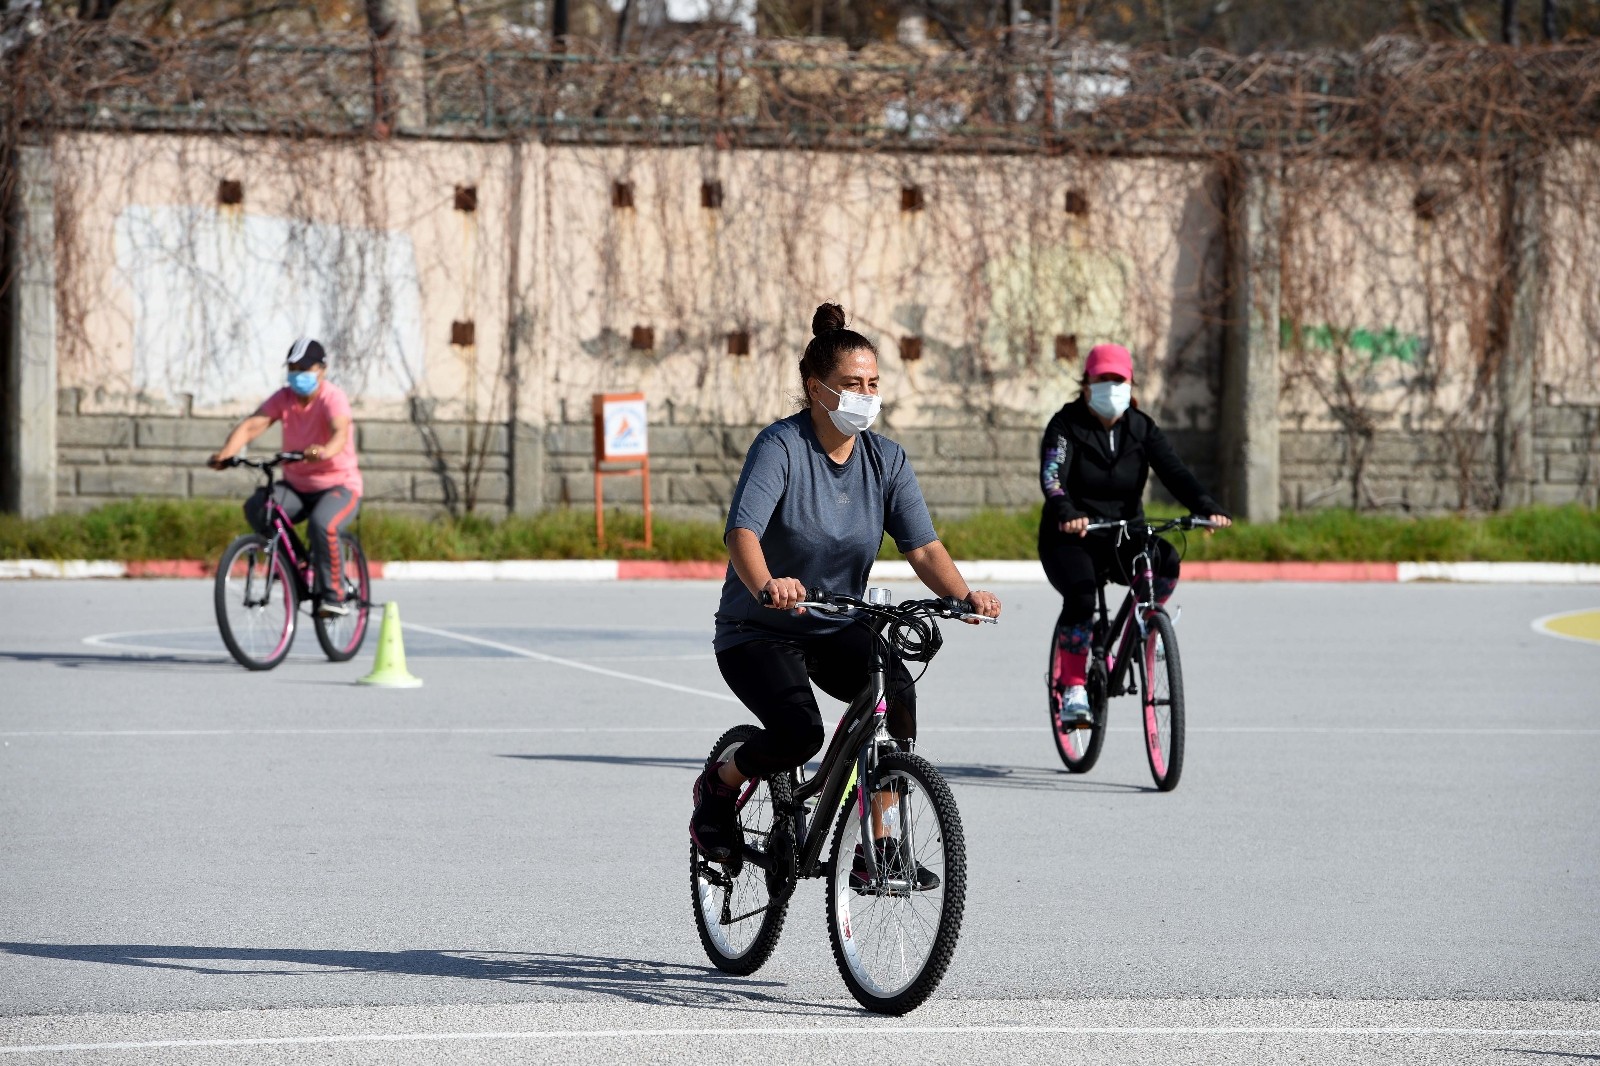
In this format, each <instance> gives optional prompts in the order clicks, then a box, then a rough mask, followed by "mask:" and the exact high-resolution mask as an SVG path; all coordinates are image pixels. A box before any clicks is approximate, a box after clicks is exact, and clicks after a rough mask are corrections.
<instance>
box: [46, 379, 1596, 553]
mask: <svg viewBox="0 0 1600 1066" xmlns="http://www.w3.org/2000/svg"><path fill="white" fill-rule="evenodd" d="M57 417H58V429H57V439H58V447H57V474H56V493H57V496H56V508H57V509H58V510H62V511H87V510H89V509H91V508H94V507H98V506H100V505H102V504H105V503H110V502H112V501H113V500H120V499H129V498H132V497H135V496H144V497H150V498H157V499H179V498H188V497H211V498H221V499H237V500H243V499H244V498H245V497H247V496H248V495H249V494H250V492H251V491H253V489H254V487H255V485H256V484H257V482H258V477H257V475H255V474H254V473H253V472H252V471H246V470H230V471H225V472H221V473H219V472H216V471H212V470H209V469H207V468H206V466H205V460H206V458H207V457H208V456H209V455H210V454H211V453H212V452H214V451H215V450H216V449H217V448H218V447H220V446H221V444H222V442H223V441H224V440H225V439H226V438H227V435H228V431H229V429H231V428H232V426H233V422H232V420H230V419H217V418H196V417H189V416H180V415H154V414H152V415H85V414H79V413H78V411H77V405H76V394H75V392H74V390H70V389H69V390H64V391H63V393H62V394H61V403H60V406H59V410H58V416H57ZM1534 425H1535V431H1534V437H1533V448H1534V453H1535V455H1534V464H1533V477H1534V483H1533V484H1532V486H1531V487H1530V494H1531V499H1532V500H1533V502H1535V503H1542V504H1565V503H1573V502H1577V503H1582V504H1586V505H1588V506H1596V505H1597V503H1600V499H1597V497H1600V407H1541V408H1538V409H1537V410H1536V412H1535V422H1534ZM760 429H761V427H760V426H731V427H728V426H723V427H717V426H695V425H664V426H652V427H651V429H650V443H651V479H650V490H651V495H652V504H653V506H654V508H655V510H656V513H658V514H660V515H662V516H664V517H669V518H683V519H696V520H700V521H708V522H720V521H722V520H723V518H724V517H725V515H726V514H727V506H728V501H729V500H730V499H731V498H732V496H733V489H734V485H735V483H736V482H737V481H738V478H739V469H740V467H741V465H742V464H743V462H744V456H745V452H746V451H747V450H748V448H749V446H750V442H751V441H752V440H753V439H754V438H755V435H756V434H757V433H758V432H759V431H760ZM888 432H889V434H890V435H891V436H893V437H894V439H896V440H898V441H899V442H900V443H901V444H902V445H903V446H904V447H905V448H906V450H907V451H908V452H909V453H910V455H911V459H912V462H913V464H914V465H915V467H916V470H917V477H918V480H919V481H920V482H921V484H922V490H923V494H924V496H925V497H926V498H927V501H928V507H929V509H930V510H932V511H933V513H934V514H935V515H936V516H939V517H948V518H957V517H962V516H965V515H969V514H971V513H973V512H974V511H978V510H981V509H984V508H1005V509H1013V508H1020V507H1028V506H1031V505H1033V504H1035V503H1036V502H1038V500H1039V488H1038V481H1037V477H1038V474H1037V470H1038V466H1037V464H1038V446H1039V432H1040V430H1039V429H1038V428H1032V427H1027V428H1025V427H1004V428H993V429H944V430H941V429H918V430H907V431H905V432H895V431H894V430H893V429H890V430H889V431H888ZM1168 435H1169V437H1171V439H1172V441H1173V444H1174V446H1175V447H1176V448H1177V451H1178V454H1179V455H1180V456H1181V457H1182V458H1183V459H1184V461H1185V462H1186V463H1188V464H1189V465H1190V467H1191V468H1192V469H1193V470H1194V472H1195V474H1196V475H1197V476H1198V477H1199V478H1200V480H1201V482H1202V483H1204V484H1205V485H1207V486H1208V487H1210V488H1211V489H1212V490H1213V491H1214V492H1217V493H1218V494H1219V495H1221V492H1222V486H1221V483H1220V480H1219V476H1218V471H1219V462H1218V454H1217V447H1218V441H1217V435H1216V434H1215V433H1213V432H1209V431H1202V430H1172V431H1169V434H1168ZM527 436H528V437H530V438H531V439H532V440H533V442H534V444H533V446H532V447H529V448H527V449H525V450H524V452H523V453H522V461H523V462H525V463H530V464H534V465H536V466H537V468H538V469H537V470H536V471H535V472H534V473H535V474H536V476H534V477H532V478H527V477H524V478H522V482H523V484H524V485H525V486H529V488H525V489H524V490H523V491H526V492H528V496H527V498H528V500H529V501H530V505H529V506H526V507H518V506H517V505H516V504H517V501H516V499H515V495H514V491H515V489H516V486H515V485H514V484H513V462H514V460H513V455H512V449H511V444H510V441H509V439H508V438H509V435H508V434H507V432H506V427H505V426H487V427H486V426H472V425H467V424H464V423H456V422H422V423H417V422H393V421H376V420H366V421H362V420H358V421H357V438H356V442H357V448H358V449H359V452H360V455H361V469H362V476H363V479H364V481H365V483H366V501H367V503H368V504H371V505H376V506H380V507H382V508H383V509H384V510H388V511H398V512H402V513H407V514H413V515H418V516H423V517H431V516H437V515H441V514H446V513H449V512H451V511H455V512H457V513H460V512H464V511H467V510H471V511H472V512H473V513H476V514H480V515H484V516H486V517H490V518H501V517H504V516H505V515H506V514H508V513H510V512H511V511H512V510H513V509H517V510H532V509H533V507H532V505H531V501H533V500H538V501H540V502H541V503H542V505H543V506H545V507H563V506H569V507H580V508H589V507H592V506H593V505H594V466H593V462H594V461H593V430H592V428H591V426H590V425H589V424H588V423H583V424H578V425H563V426H551V427H548V428H546V429H545V430H544V431H542V432H534V431H530V432H529V433H528V434H527ZM279 443H280V436H279V431H278V429H277V427H274V428H273V429H271V430H269V431H268V433H267V434H266V435H265V436H263V437H262V438H261V439H260V440H258V441H257V443H256V444H255V445H254V446H253V449H252V450H253V452H254V453H255V454H258V455H261V454H270V453H271V452H272V451H274V450H276V449H277V448H278V446H279ZM469 456H471V457H472V459H471V460H470V461H469V458H468V457H469ZM1280 456H1281V480H1280V488H1281V503H1282V507H1283V510H1284V511H1285V512H1290V511H1303V510H1311V509H1315V508H1320V507H1355V508H1359V509H1362V510H1390V511H1406V512H1438V511H1452V510H1457V509H1461V508H1468V509H1483V508H1488V507H1492V506H1493V505H1494V493H1495V491H1496V490H1495V486H1496V484H1497V479H1496V465H1495V454H1494V442H1493V438H1492V436H1488V435H1478V436H1476V437H1459V438H1452V437H1449V436H1447V435H1444V434H1439V433H1430V434H1401V433H1389V434H1378V435H1376V436H1374V437H1372V438H1359V437H1353V436H1352V435H1350V434H1344V433H1331V432H1308V431H1298V432H1296V431H1285V432H1284V433H1283V434H1282V442H1281V453H1280ZM640 489H641V486H640V483H639V479H638V478H626V477H619V478H611V479H608V480H607V482H606V486H605V494H606V500H607V501H608V502H615V503H616V504H617V505H619V506H623V507H633V506H637V505H638V503H639V500H640ZM1151 497H1152V498H1153V499H1155V500H1158V501H1161V502H1166V503H1170V502H1171V498H1170V496H1168V494H1167V493H1166V492H1164V491H1163V490H1162V488H1161V486H1160V485H1159V483H1154V482H1153V483H1152V486H1151Z"/></svg>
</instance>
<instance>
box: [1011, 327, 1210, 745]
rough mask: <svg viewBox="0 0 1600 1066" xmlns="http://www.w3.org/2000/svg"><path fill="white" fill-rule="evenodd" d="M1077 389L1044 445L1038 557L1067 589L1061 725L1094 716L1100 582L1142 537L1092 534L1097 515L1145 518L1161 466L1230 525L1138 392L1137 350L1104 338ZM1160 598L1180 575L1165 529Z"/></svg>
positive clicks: (1186, 500) (1059, 659) (1197, 504)
mask: <svg viewBox="0 0 1600 1066" xmlns="http://www.w3.org/2000/svg"><path fill="white" fill-rule="evenodd" d="M1083 369H1084V384H1085V386H1086V388H1084V389H1083V390H1082V392H1081V393H1080V394H1079V396H1078V398H1077V399H1075V400H1073V401H1072V402H1071V403H1069V404H1066V405H1065V406H1063V407H1062V408H1061V410H1059V411H1057V412H1056V413H1055V415H1054V417H1052V418H1051V419H1050V424H1049V425H1048V426H1047V427H1045V431H1044V440H1043V441H1042V442H1041V443H1040V445H1039V483H1040V487H1041V488H1043V489H1044V496H1045V500H1044V513H1043V514H1042V515H1041V516H1040V519H1039V561H1040V562H1042V563H1043V564H1044V572H1045V575H1046V576H1047V577H1049V579H1050V584H1052V585H1054V586H1055V589H1056V591H1057V592H1059V593H1061V616H1060V618H1059V619H1057V621H1056V669H1055V670H1054V671H1052V676H1053V678H1054V679H1056V680H1055V687H1054V688H1053V689H1052V692H1051V698H1052V699H1055V700H1057V701H1059V704H1060V716H1061V724H1062V727H1063V728H1082V727H1086V726H1088V725H1091V724H1092V723H1093V717H1092V716H1091V714H1090V712H1089V697H1088V693H1087V692H1086V691H1085V689H1084V684H1085V682H1086V680H1087V678H1088V662H1089V642H1090V638H1091V635H1092V630H1093V623H1094V608H1095V592H1096V591H1097V590H1098V589H1099V587H1100V584H1101V582H1102V581H1103V580H1104V579H1105V578H1106V577H1112V578H1120V579H1121V580H1120V583H1122V584H1126V583H1127V577H1128V573H1129V570H1130V568H1131V567H1132V565H1133V557H1134V555H1135V554H1137V552H1138V547H1137V542H1134V541H1129V540H1123V541H1122V543H1121V544H1120V545H1119V544H1118V543H1117V540H1116V538H1111V537H1106V536H1103V535H1097V536H1093V537H1091V536H1086V535H1085V534H1086V529H1087V527H1088V525H1089V522H1090V521H1091V520H1095V521H1104V520H1111V521H1120V520H1124V519H1126V520H1129V521H1140V520H1142V519H1143V518H1144V502H1143V501H1144V486H1145V483H1146V482H1147V481H1148V480H1149V479H1150V471H1151V470H1154V471H1155V472H1156V476H1157V477H1159V478H1160V479H1161V483H1162V484H1163V485H1165V486H1166V487H1167V491H1168V492H1171V493H1172V495H1173V496H1174V497H1176V498H1177V500H1178V502H1179V503H1181V504H1183V505H1184V506H1185V507H1187V508H1189V510H1190V511H1192V512H1194V513H1195V514H1199V515H1206V516H1208V517H1210V518H1211V520H1212V521H1214V522H1216V523H1217V524H1218V525H1221V526H1227V525H1232V522H1231V521H1230V520H1229V518H1228V516H1227V514H1225V513H1224V512H1223V509H1222V506H1221V505H1220V504H1219V503H1217V501H1216V500H1215V499H1213V498H1212V496H1211V494H1210V493H1208V492H1206V490H1205V488H1204V487H1203V486H1202V485H1201V484H1200V482H1199V480H1198V479H1197V478H1196V477H1195V476H1194V475H1193V474H1192V473H1190V472H1189V468H1188V467H1186V466H1184V465H1183V461H1182V460H1180V459H1179V458H1178V456H1177V453H1176V452H1174V451H1173V450H1172V445H1171V443H1170V442H1168V440H1167V436H1166V434H1165V433H1162V432H1161V427H1160V426H1157V425H1156V424H1155V421H1154V420H1153V419H1152V418H1151V417H1150V416H1149V415H1147V414H1145V413H1144V412H1143V411H1140V410H1139V409H1138V408H1136V407H1135V408H1132V409H1131V410H1130V405H1131V403H1132V401H1133V357H1132V356H1131V355H1129V354H1128V349H1126V348H1124V347H1122V346H1121V345H1120V344H1098V345H1096V346H1095V347H1094V348H1093V349H1092V350H1091V351H1090V352H1089V358H1088V360H1087V361H1086V362H1085V363H1084V368H1083ZM1150 549H1151V550H1150V562H1151V568H1152V569H1153V570H1154V571H1155V594H1156V599H1157V600H1160V601H1162V602H1165V600H1166V599H1167V597H1169V596H1171V595H1172V590H1173V589H1174V588H1175V587H1176V586H1177V584H1178V553H1177V550H1176V549H1174V548H1173V547H1172V545H1171V544H1168V543H1167V542H1166V541H1164V540H1162V539H1161V538H1160V537H1155V538H1153V539H1152V543H1151V545H1150Z"/></svg>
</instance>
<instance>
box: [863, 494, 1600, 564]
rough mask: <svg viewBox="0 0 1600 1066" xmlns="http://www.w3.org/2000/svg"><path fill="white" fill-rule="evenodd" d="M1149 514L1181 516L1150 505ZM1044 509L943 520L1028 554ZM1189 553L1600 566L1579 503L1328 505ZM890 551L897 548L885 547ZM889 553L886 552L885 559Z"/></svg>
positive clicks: (1598, 525) (994, 553)
mask: <svg viewBox="0 0 1600 1066" xmlns="http://www.w3.org/2000/svg"><path fill="white" fill-rule="evenodd" d="M1150 513H1151V515H1152V516H1161V517H1170V516H1172V515H1176V514H1178V513H1180V512H1178V511H1176V510H1173V509H1164V508H1160V507H1152V508H1151V509H1150ZM1038 522H1039V508H1037V507H1034V508H1030V509H1029V510H1027V511H1022V512H1016V511H985V512H981V513H979V514H976V515H974V516H972V517H970V518H965V519H959V520H953V521H948V522H940V523H938V528H939V535H940V538H941V539H942V540H943V541H944V542H945V544H946V545H947V546H948V547H949V548H950V554H951V555H953V556H954V557H955V558H957V559H1026V558H1030V557H1032V556H1033V555H1034V554H1035V552H1036V548H1035V538H1036V533H1037V530H1038ZM1174 539H1175V540H1176V541H1177V542H1178V543H1180V544H1185V541H1186V544H1185V549H1186V550H1185V557H1186V558H1189V559H1230V560H1238V561H1243V562H1324V561H1327V562H1460V561H1464V560H1477V561H1482V562H1560V563H1581V562H1600V512H1596V511H1595V510H1593V509H1591V508H1587V507H1580V506H1578V505H1576V504H1573V505H1568V506H1566V507H1528V508H1523V509H1521V510H1516V511H1506V512H1502V513H1499V514H1488V515H1457V514H1446V515H1424V516H1416V517H1412V516H1406V515H1381V514H1360V513H1357V512H1354V511H1340V510H1325V511H1309V512H1306V513H1303V514H1292V515H1287V516H1285V517H1284V518H1283V519H1282V520H1280V521H1278V522H1275V523H1273V524H1272V525H1261V526H1249V525H1242V524H1241V525H1235V526H1234V527H1232V528H1231V529H1225V530H1221V531H1219V532H1218V533H1216V534H1215V535H1214V536H1210V537H1207V536H1205V535H1204V534H1201V533H1190V534H1188V535H1187V536H1186V537H1185V536H1182V535H1174ZM887 547H888V552H889V553H890V555H891V556H892V554H893V552H894V547H893V545H888V546H887ZM886 557H887V556H886Z"/></svg>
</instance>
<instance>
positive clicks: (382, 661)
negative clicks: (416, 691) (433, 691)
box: [358, 603, 422, 688]
mask: <svg viewBox="0 0 1600 1066" xmlns="http://www.w3.org/2000/svg"><path fill="white" fill-rule="evenodd" d="M358 684H362V685H378V686H380V687H382V688H421V687H422V679H421V678H420V677H412V676H411V674H410V673H409V672H408V671H407V670H406V644H405V641H404V640H403V639H401V637H400V605H399V604H398V603H386V604H384V605H383V626H382V628H380V629H379V630H378V657H377V659H376V660H375V661H374V662H373V664H372V673H370V674H368V675H367V676H366V677H363V678H362V679H361V680H360V681H359V682H358Z"/></svg>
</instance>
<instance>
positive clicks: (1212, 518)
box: [1206, 514, 1233, 537]
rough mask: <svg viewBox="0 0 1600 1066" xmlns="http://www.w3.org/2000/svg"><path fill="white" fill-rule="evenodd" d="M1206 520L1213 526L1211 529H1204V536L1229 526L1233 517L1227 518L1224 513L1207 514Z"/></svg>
mask: <svg viewBox="0 0 1600 1066" xmlns="http://www.w3.org/2000/svg"><path fill="white" fill-rule="evenodd" d="M1206 521H1208V522H1210V523H1211V524H1212V526H1214V527H1215V528H1213V529H1208V530H1206V536H1208V537H1209V536H1211V534H1213V533H1215V532H1216V531H1217V530H1218V529H1227V528H1228V527H1229V526H1231V525H1233V519H1231V518H1229V517H1228V516H1227V515H1225V514H1214V515H1207V516H1206Z"/></svg>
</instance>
